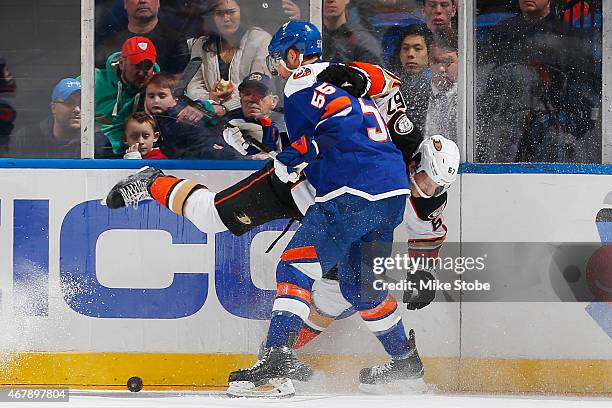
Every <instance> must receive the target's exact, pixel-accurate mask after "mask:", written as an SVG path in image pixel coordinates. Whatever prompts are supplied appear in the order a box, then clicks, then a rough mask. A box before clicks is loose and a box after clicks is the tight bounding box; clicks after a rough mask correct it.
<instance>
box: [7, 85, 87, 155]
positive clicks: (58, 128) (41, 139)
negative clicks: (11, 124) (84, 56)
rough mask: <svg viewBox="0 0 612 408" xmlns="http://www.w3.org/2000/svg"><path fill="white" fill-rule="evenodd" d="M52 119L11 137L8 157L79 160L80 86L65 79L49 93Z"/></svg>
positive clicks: (28, 127)
mask: <svg viewBox="0 0 612 408" xmlns="http://www.w3.org/2000/svg"><path fill="white" fill-rule="evenodd" d="M50 107H51V116H48V117H46V118H45V119H43V120H42V121H41V122H40V123H38V124H35V125H31V126H27V127H25V128H23V129H21V130H20V131H19V132H17V133H16V134H15V135H13V136H12V137H11V141H10V144H9V151H8V155H9V156H11V157H35V158H79V157H81V82H80V81H79V80H78V79H75V78H64V79H62V80H61V81H59V82H58V83H57V85H56V86H55V88H54V89H53V92H52V93H51V105H50Z"/></svg>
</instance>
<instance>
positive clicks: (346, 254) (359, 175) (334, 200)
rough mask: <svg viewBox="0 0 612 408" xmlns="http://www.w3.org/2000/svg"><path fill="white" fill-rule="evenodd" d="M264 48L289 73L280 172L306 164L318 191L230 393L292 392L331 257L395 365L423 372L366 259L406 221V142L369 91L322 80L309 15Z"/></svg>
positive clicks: (294, 172) (288, 175)
mask: <svg viewBox="0 0 612 408" xmlns="http://www.w3.org/2000/svg"><path fill="white" fill-rule="evenodd" d="M268 52H269V54H270V55H269V57H268V61H269V66H270V68H271V71H273V72H277V73H278V74H279V75H280V76H281V77H283V78H284V79H286V80H287V83H286V85H285V91H284V94H285V104H284V106H285V121H286V124H287V131H288V135H289V139H290V142H291V145H290V147H288V148H286V149H285V150H283V151H282V152H281V153H279V154H278V155H277V156H276V159H275V163H274V165H275V172H276V175H277V176H278V177H279V178H280V179H281V180H283V181H291V180H296V179H297V177H299V175H298V173H299V170H298V169H301V168H304V167H305V168H304V173H305V174H306V176H307V178H308V180H309V182H310V183H311V184H312V185H313V186H314V188H315V189H316V196H315V204H314V205H312V206H311V207H309V209H308V210H307V212H306V214H305V216H304V219H303V220H302V225H301V226H300V228H299V229H298V230H297V231H296V233H295V235H294V236H293V238H292V239H291V241H290V243H289V245H288V246H287V248H286V250H285V251H284V252H283V254H282V256H281V261H280V262H279V264H278V267H277V270H276V279H277V297H276V300H275V302H274V305H273V309H272V319H271V322H270V328H269V331H268V337H267V340H266V344H265V346H266V349H267V351H266V353H265V355H264V356H263V357H262V358H261V359H260V360H259V361H258V362H257V363H256V364H255V365H254V366H253V367H251V368H248V369H243V370H238V371H235V372H232V373H231V374H230V376H229V383H230V388H229V389H228V393H229V394H230V395H236V396H245V395H247V396H248V395H253V396H256V395H259V393H258V391H257V389H256V388H257V387H258V386H260V385H263V384H271V385H273V386H274V387H275V390H274V392H276V393H278V394H280V395H285V394H292V393H294V390H293V385H292V384H291V381H290V380H289V379H290V378H291V376H292V375H293V372H294V371H295V369H296V367H297V365H298V362H297V359H296V358H295V356H294V355H293V352H292V349H291V347H290V346H291V345H292V344H293V342H294V340H295V336H296V335H297V333H298V331H299V330H300V328H301V327H302V325H303V323H304V320H306V319H307V318H308V314H309V311H310V304H311V290H312V285H313V283H314V281H315V280H318V279H321V278H322V276H323V273H324V272H326V271H328V270H330V269H331V268H332V267H333V266H334V265H338V280H339V282H340V289H341V292H342V295H343V296H344V298H345V299H346V300H347V301H348V302H349V303H350V304H351V305H352V306H353V307H354V308H355V309H356V310H358V311H359V313H360V315H361V317H362V318H363V320H364V321H365V322H366V325H368V327H370V328H371V330H372V331H373V332H374V334H375V335H376V336H377V338H378V339H379V340H380V342H381V343H382V345H383V347H384V348H385V350H386V351H387V352H388V353H389V355H390V356H391V357H392V362H390V363H389V364H390V366H391V367H394V368H395V370H396V371H397V373H398V375H399V376H401V377H402V379H406V380H408V379H420V377H421V376H422V365H421V362H420V360H418V356H416V353H414V350H413V349H411V348H410V347H409V343H408V338H407V336H406V333H405V330H404V327H403V324H402V322H401V317H400V315H399V314H398V313H397V310H396V309H397V302H396V301H395V299H393V297H392V296H390V295H389V294H388V293H387V292H385V291H377V290H375V289H374V287H373V285H372V283H373V281H374V280H375V276H374V274H373V272H372V270H371V269H369V268H368V266H364V265H366V264H367V260H364V259H362V256H364V248H365V247H366V246H368V248H372V247H373V244H378V245H377V246H376V248H377V250H378V251H377V253H376V254H370V255H369V256H388V254H389V252H390V246H389V245H390V244H391V242H392V240H393V230H394V229H395V227H396V226H398V225H399V224H400V223H401V221H402V218H403V213H404V207H405V203H406V199H407V195H408V194H409V193H410V190H409V184H408V180H407V178H406V167H405V165H404V162H403V160H402V155H401V152H400V151H399V150H398V149H397V148H396V147H395V145H394V144H393V143H392V142H391V140H390V137H389V133H388V130H387V128H386V126H385V124H384V122H383V120H382V118H381V117H380V113H379V112H378V110H377V109H376V107H375V106H374V105H373V104H372V103H371V102H370V101H366V100H364V99H359V98H355V97H353V96H351V95H350V94H349V93H347V92H345V91H344V90H342V89H340V88H337V87H336V86H334V85H332V84H329V83H326V82H320V81H318V80H317V75H318V74H319V73H320V72H321V71H323V70H324V69H325V68H326V67H327V66H328V64H327V63H323V62H320V60H319V58H320V55H321V36H320V33H319V31H318V30H317V28H316V27H315V26H314V25H313V24H311V23H308V22H300V21H293V22H289V23H286V24H284V25H283V26H282V27H281V28H280V29H279V31H278V32H277V33H276V34H275V35H274V37H273V38H272V40H271V42H270V45H269V47H268ZM370 267H371V265H370ZM414 357H416V359H415V358H414ZM375 371H376V370H374V371H372V370H368V371H367V372H368V373H370V374H371V375H372V374H375ZM362 375H363V372H362ZM362 380H363V378H362Z"/></svg>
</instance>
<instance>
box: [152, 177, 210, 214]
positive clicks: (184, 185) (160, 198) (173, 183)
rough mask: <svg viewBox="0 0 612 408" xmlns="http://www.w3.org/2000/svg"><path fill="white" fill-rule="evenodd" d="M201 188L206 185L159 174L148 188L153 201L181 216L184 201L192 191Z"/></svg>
mask: <svg viewBox="0 0 612 408" xmlns="http://www.w3.org/2000/svg"><path fill="white" fill-rule="evenodd" d="M201 188H206V186H205V185H203V184H199V183H196V182H195V181H193V180H185V179H179V178H176V177H172V176H161V177H158V178H156V179H155V181H153V184H151V187H150V189H149V190H150V193H151V197H153V199H154V200H155V201H157V202H158V203H160V204H161V205H163V206H164V207H167V208H169V209H170V210H171V211H172V212H173V213H175V214H178V215H180V216H182V215H183V206H184V205H185V201H187V199H188V198H189V196H190V195H191V194H192V193H193V192H194V191H196V190H199V189H201Z"/></svg>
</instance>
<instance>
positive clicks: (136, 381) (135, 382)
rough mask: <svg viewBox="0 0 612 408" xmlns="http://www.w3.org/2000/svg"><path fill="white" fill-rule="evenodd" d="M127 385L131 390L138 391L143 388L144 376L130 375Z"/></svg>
mask: <svg viewBox="0 0 612 408" xmlns="http://www.w3.org/2000/svg"><path fill="white" fill-rule="evenodd" d="M127 387H128V390H130V391H131V392H138V391H140V390H142V378H140V377H130V379H129V380H128V381H127Z"/></svg>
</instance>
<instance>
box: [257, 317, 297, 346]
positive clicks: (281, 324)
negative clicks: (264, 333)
mask: <svg viewBox="0 0 612 408" xmlns="http://www.w3.org/2000/svg"><path fill="white" fill-rule="evenodd" d="M303 324H304V321H303V320H302V318H301V317H299V316H298V315H295V314H293V313H291V312H287V311H275V312H273V314H272V320H271V321H270V328H269V329H268V338H267V340H266V348H267V347H274V346H288V345H289V336H290V335H291V334H293V336H297V333H298V332H299V330H300V329H301V328H302V325H303Z"/></svg>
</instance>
